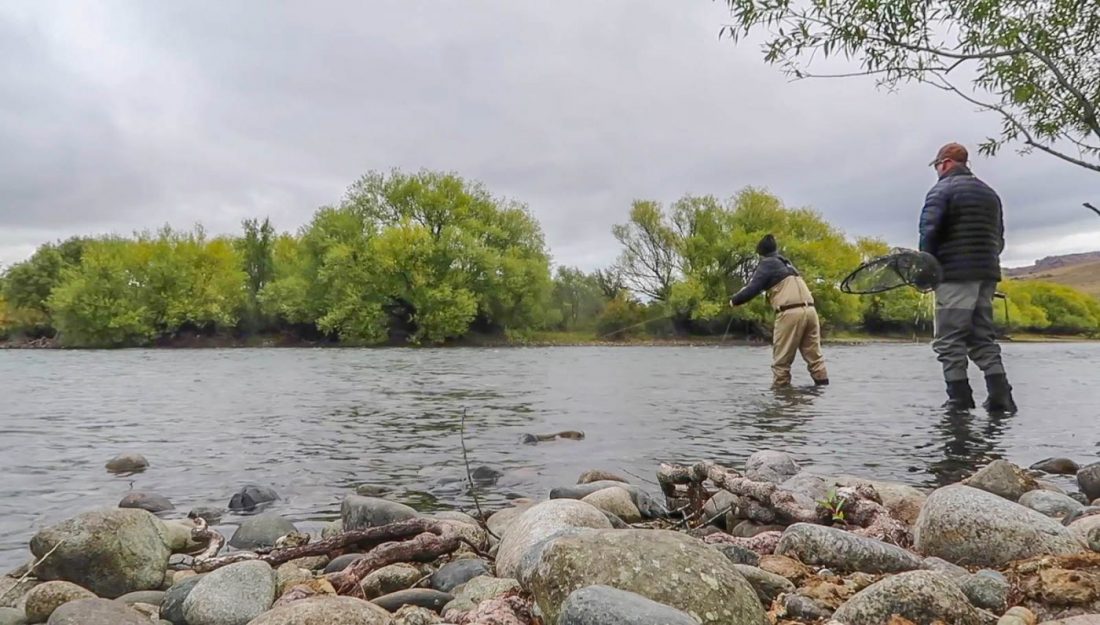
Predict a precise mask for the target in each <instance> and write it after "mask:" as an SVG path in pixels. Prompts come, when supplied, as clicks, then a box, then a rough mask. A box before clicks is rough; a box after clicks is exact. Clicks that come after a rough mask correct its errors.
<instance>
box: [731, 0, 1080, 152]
mask: <svg viewBox="0 0 1100 625" xmlns="http://www.w3.org/2000/svg"><path fill="white" fill-rule="evenodd" d="M726 2H727V4H728V5H729V7H730V12H731V15H732V18H733V22H732V23H731V24H729V25H727V26H725V27H723V28H722V30H721V34H722V35H728V36H730V37H732V38H733V40H734V41H740V40H743V39H744V38H745V37H747V36H749V35H750V34H756V33H758V32H760V33H762V34H764V36H765V43H764V45H763V49H764V58H765V60H766V61H768V62H769V63H773V64H777V65H780V66H782V67H783V68H784V69H785V70H786V72H787V73H788V74H789V75H791V76H793V77H795V78H798V79H801V78H810V77H848V76H866V75H870V76H875V77H877V78H878V80H879V84H880V86H884V87H887V88H894V87H897V86H898V85H899V84H901V83H908V82H919V83H924V84H928V85H932V86H934V87H937V88H939V89H942V90H944V91H946V92H949V93H951V94H954V95H955V96H957V97H960V98H962V99H963V100H965V101H967V102H969V103H970V104H972V105H974V106H976V107H978V108H979V109H981V110H983V111H987V112H990V113H992V114H995V115H997V116H999V117H1000V118H1001V122H1002V124H1001V130H1000V133H999V135H997V136H994V137H990V138H988V139H987V140H986V141H985V142H983V143H982V144H981V146H980V150H981V152H983V153H985V154H990V155H992V154H995V153H996V152H997V151H998V150H1000V149H1001V148H1002V147H1003V146H1005V145H1008V144H1015V145H1017V146H1018V148H1019V151H1021V152H1029V151H1031V150H1039V151H1042V152H1045V153H1047V154H1050V155H1052V156H1054V157H1057V158H1059V159H1061V160H1063V161H1065V162H1067V163H1071V164H1073V165H1077V166H1080V167H1084V168H1085V169H1089V170H1091V171H1095V172H1100V113H1098V111H1100V54H1097V50H1100V10H1098V8H1097V4H1096V2H1095V0H726ZM836 56H842V57H845V58H847V59H851V60H854V61H856V62H857V63H858V64H859V70H858V71H856V72H852V73H848V74H823V73H817V72H815V71H814V69H813V68H812V65H814V63H816V62H820V61H823V60H825V59H826V58H829V57H836Z"/></svg>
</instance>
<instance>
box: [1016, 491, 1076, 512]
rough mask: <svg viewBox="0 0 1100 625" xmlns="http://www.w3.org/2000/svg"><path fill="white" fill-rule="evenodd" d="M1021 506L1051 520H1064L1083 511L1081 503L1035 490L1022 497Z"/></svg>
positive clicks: (1066, 497) (1057, 494)
mask: <svg viewBox="0 0 1100 625" xmlns="http://www.w3.org/2000/svg"><path fill="white" fill-rule="evenodd" d="M1020 505H1021V506H1025V507H1027V508H1031V509H1032V510H1034V511H1036V512H1038V513H1039V514H1043V515H1046V516H1048V517H1051V518H1058V519H1060V518H1064V517H1067V516H1069V515H1071V514H1073V513H1074V512H1077V511H1078V510H1080V509H1082V508H1083V507H1084V506H1082V505H1081V503H1080V502H1078V501H1077V500H1075V499H1073V498H1072V497H1069V496H1068V495H1062V494H1059V493H1054V492H1050V491H1047V490H1033V491H1031V492H1029V493H1026V494H1024V496H1023V497H1020Z"/></svg>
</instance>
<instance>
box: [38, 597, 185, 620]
mask: <svg viewBox="0 0 1100 625" xmlns="http://www.w3.org/2000/svg"><path fill="white" fill-rule="evenodd" d="M48 625H149V617H147V616H145V615H144V614H142V613H141V612H138V611H137V610H134V609H133V608H131V607H130V606H128V605H126V604H125V603H119V602H117V601H111V600H109V599H81V600H80V601H72V602H70V603H66V604H65V605H63V606H61V607H60V608H58V609H57V610H55V611H54V613H53V614H52V615H50V620H49V622H48ZM196 625H198V624H196Z"/></svg>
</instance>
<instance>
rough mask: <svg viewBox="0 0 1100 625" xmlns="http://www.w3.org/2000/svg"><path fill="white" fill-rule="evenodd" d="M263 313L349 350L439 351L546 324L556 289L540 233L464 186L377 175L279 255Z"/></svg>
mask: <svg viewBox="0 0 1100 625" xmlns="http://www.w3.org/2000/svg"><path fill="white" fill-rule="evenodd" d="M275 275H276V277H275V280H274V281H273V282H271V283H270V284H269V285H268V287H267V288H265V289H264V291H263V294H262V295H261V300H262V301H263V303H264V308H265V310H268V311H270V312H272V313H273V314H277V315H279V316H280V317H281V318H283V319H287V320H294V321H303V320H307V319H311V320H314V321H315V323H316V325H317V327H318V328H320V329H321V330H322V331H324V332H328V333H332V334H334V335H336V336H339V337H340V338H341V339H343V340H351V341H360V342H367V343H373V342H379V341H382V340H385V339H386V338H387V337H390V336H391V335H393V336H401V335H406V336H407V338H408V340H410V341H413V342H421V341H423V342H430V343H438V342H441V341H444V340H446V339H449V338H454V337H460V336H463V335H465V334H467V333H468V332H469V331H470V330H471V329H478V330H485V331H504V332H517V331H519V332H522V331H526V330H530V329H534V328H537V327H540V326H541V325H542V323H543V322H544V321H545V316H546V314H547V310H548V308H549V297H550V293H551V289H552V284H551V279H550V270H549V256H548V254H547V252H546V249H545V243H544V241H543V238H542V232H541V231H540V229H539V226H538V223H537V222H536V221H535V220H534V219H532V218H531V216H530V214H529V213H528V212H527V209H526V208H525V207H524V206H523V205H521V204H518V203H515V202H512V201H509V200H503V199H498V198H494V197H493V196H492V195H490V194H489V192H488V191H487V190H485V188H484V187H483V186H482V185H480V184H478V183H474V182H469V181H466V180H463V179H462V178H460V177H458V176H456V175H454V174H446V173H439V172H429V171H421V172H418V173H416V174H405V173H401V172H392V173H391V174H389V175H386V174H381V173H377V172H371V173H368V174H367V175H365V176H363V177H362V178H361V179H360V180H359V181H357V182H356V183H355V184H353V185H352V186H351V187H349V189H348V192H347V195H346V196H345V199H344V201H343V202H342V203H341V205H340V206H339V207H335V208H324V209H322V210H320V211H319V212H318V213H317V215H316V216H315V217H314V220H313V222H311V224H310V225H309V226H308V227H307V228H305V229H304V230H303V232H302V236H301V242H300V244H299V246H298V249H296V250H294V251H293V253H291V254H287V255H286V256H285V257H283V258H280V257H279V255H278V254H277V255H276V260H275Z"/></svg>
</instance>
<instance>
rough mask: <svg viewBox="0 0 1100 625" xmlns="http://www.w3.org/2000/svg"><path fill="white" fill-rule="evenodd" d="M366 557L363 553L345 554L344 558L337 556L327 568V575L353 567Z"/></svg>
mask: <svg viewBox="0 0 1100 625" xmlns="http://www.w3.org/2000/svg"><path fill="white" fill-rule="evenodd" d="M363 557H364V554H361V553H345V554H344V555H342V556H336V557H335V558H333V559H332V560H331V561H329V563H328V565H326V566H325V574H326V575H328V574H329V573H338V572H340V571H343V570H344V569H346V568H348V567H349V566H351V564H352V563H353V562H355V561H356V560H360V559H362V558H363Z"/></svg>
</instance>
